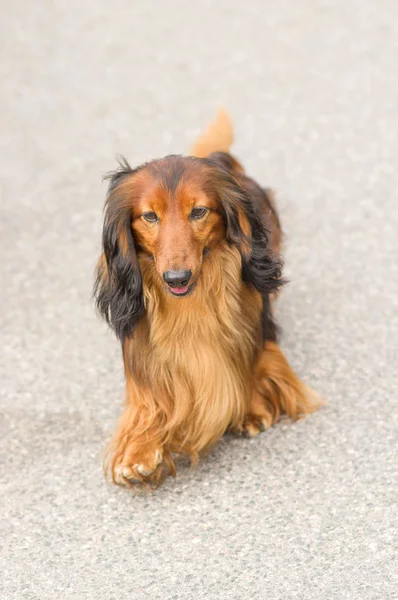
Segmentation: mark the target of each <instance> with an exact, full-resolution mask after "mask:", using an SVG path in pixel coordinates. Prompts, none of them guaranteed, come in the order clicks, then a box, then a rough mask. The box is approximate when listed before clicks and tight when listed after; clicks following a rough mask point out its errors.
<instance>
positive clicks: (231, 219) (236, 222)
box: [216, 169, 283, 294]
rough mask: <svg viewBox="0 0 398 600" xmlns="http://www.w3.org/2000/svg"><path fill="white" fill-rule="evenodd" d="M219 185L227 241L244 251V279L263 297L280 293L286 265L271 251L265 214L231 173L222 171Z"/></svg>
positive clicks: (218, 190)
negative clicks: (263, 217) (261, 213)
mask: <svg viewBox="0 0 398 600" xmlns="http://www.w3.org/2000/svg"><path fill="white" fill-rule="evenodd" d="M219 171H221V169H219ZM217 182H218V184H217V189H216V191H217V193H218V196H219V198H220V202H221V206H222V209H223V216H224V221H225V225H226V237H227V241H228V242H229V243H230V244H232V245H234V246H236V247H238V248H239V250H240V253H241V256H242V278H243V280H244V281H245V282H247V283H249V284H251V285H253V286H254V287H255V288H256V289H257V290H258V291H259V292H260V293H261V294H269V293H271V292H274V291H276V290H277V289H278V288H279V287H280V286H281V285H283V280H282V262H281V260H280V259H279V258H278V257H276V256H274V255H273V253H272V252H271V250H270V249H269V246H268V232H267V230H266V228H265V224H264V222H263V219H262V218H261V215H260V214H258V211H257V209H256V207H255V205H254V203H253V202H252V200H251V199H250V198H249V197H248V196H247V195H246V193H245V191H244V190H243V189H242V188H241V187H240V186H239V185H238V183H237V182H236V181H235V179H234V177H233V176H232V175H231V174H230V173H229V172H228V171H227V170H224V169H222V172H221V173H220V175H219V176H218V178H217Z"/></svg>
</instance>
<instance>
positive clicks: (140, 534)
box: [0, 0, 398, 600]
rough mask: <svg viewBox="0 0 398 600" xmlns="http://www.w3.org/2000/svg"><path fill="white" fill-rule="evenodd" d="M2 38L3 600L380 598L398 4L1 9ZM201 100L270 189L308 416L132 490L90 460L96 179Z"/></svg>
mask: <svg viewBox="0 0 398 600" xmlns="http://www.w3.org/2000/svg"><path fill="white" fill-rule="evenodd" d="M0 27H1V37H0V39H1V46H2V52H1V55H2V60H1V67H0V68H1V75H2V87H1V94H0V106H1V111H0V119H1V120H0V124H1V139H0V143H1V147H2V153H1V161H0V172H1V234H0V244H1V255H0V256H1V355H2V357H1V389H0V394H1V417H2V418H1V441H0V444H1V498H0V502H1V536H0V539H1V545H2V552H1V556H0V588H1V591H0V598H1V599H2V600H11V599H15V600H21V599H26V600H48V599H54V598H55V599H62V600H63V599H68V600H69V599H77V600H83V599H95V600H111V599H114V600H119V599H121V598H132V599H134V600H141V599H144V598H145V599H146V598H148V599H151V600H156V599H159V600H160V599H162V600H164V599H184V600H185V599H193V600H201V599H206V600H216V599H217V600H219V599H220V600H224V599H234V600H238V599H252V598H255V599H257V598H259V599H267V600H273V599H278V600H290V599H299V600H302V599H305V600H320V599H321V600H329V599H336V600H342V599H350V600H351V599H357V600H368V599H369V600H370V599H372V600H373V599H374V600H379V599H380V600H387V599H396V598H398V581H397V573H398V568H397V563H396V561H395V551H396V549H397V488H398V475H397V437H398V436H397V395H398V381H397V358H398V357H397V350H398V313H397V307H398V300H397V298H398V268H397V256H398V203H397V189H398V176H397V170H396V167H397V156H398V135H397V134H398V127H397V116H398V102H397V101H398V95H397V64H398V62H397V56H398V43H397V40H398V5H397V3H396V2H394V1H393V0H390V1H388V0H380V1H379V2H377V3H376V2H372V1H371V0H352V1H351V2H346V1H344V0H321V1H318V2H316V1H315V0H303V1H300V2H295V1H293V0H280V1H279V2H271V1H268V0H263V1H261V0H257V1H253V0H248V1H247V2H238V1H232V0H217V2H210V1H208V2H205V1H203V2H201V1H198V2H188V1H186V0H181V1H178V0H171V1H164V2H160V1H159V2H144V0H142V1H141V2H138V1H136V2H131V1H129V2H128V1H126V0H116V2H114V3H109V2H106V1H105V0H96V1H94V0H89V1H88V2H78V1H77V0H68V1H66V0H55V1H52V2H50V1H47V2H44V1H43V0H42V1H40V0H39V1H38V2H27V1H26V0H25V1H24V0H17V1H16V2H14V3H8V2H7V3H3V5H2V19H1V24H0ZM218 104H223V105H224V106H226V107H228V108H229V110H230V112H231V114H232V116H233V118H234V120H235V123H236V133H237V141H236V145H235V148H234V149H235V152H236V154H237V155H238V156H239V157H240V158H241V159H242V160H243V161H244V163H245V164H246V166H247V168H248V170H249V172H250V173H251V174H253V175H254V176H256V177H257V178H258V179H259V180H260V181H262V182H263V183H264V184H266V185H270V186H273V187H275V188H276V190H277V191H278V197H279V205H280V207H281V212H282V216H283V221H284V225H285V229H286V232H287V241H288V245H287V250H286V260H287V275H288V276H289V278H290V281H291V283H290V285H289V286H288V287H287V288H286V290H285V292H284V295H283V298H282V300H281V303H280V306H279V321H280V323H281V325H282V327H283V330H284V338H283V346H284V348H285V350H286V353H287V355H288V356H289V358H290V360H291V362H292V364H293V365H294V367H295V368H296V369H297V371H298V372H299V373H300V374H301V375H302V376H303V377H304V378H305V380H306V381H308V382H309V383H310V384H311V385H312V386H313V387H314V388H316V389H317V390H319V392H320V393H321V394H322V395H323V396H324V397H326V398H327V399H328V401H329V405H328V407H327V408H326V409H324V410H322V411H321V412H319V413H318V414H315V415H313V416H311V417H310V418H308V419H307V420H304V421H301V422H299V423H296V424H290V423H289V424H288V423H284V424H279V425H277V426H275V427H274V428H272V430H270V431H269V432H268V433H266V434H262V435H261V436H259V437H258V438H257V439H255V440H242V439H235V438H226V439H224V440H223V441H222V442H221V443H220V444H219V445H218V446H217V448H216V449H215V450H214V451H213V452H212V454H211V455H210V456H209V457H208V458H207V459H206V460H204V461H203V462H202V463H201V464H200V466H199V467H198V469H197V470H196V471H191V470H189V468H188V467H187V466H183V467H182V468H181V469H180V471H179V473H178V477H177V479H176V480H170V481H168V482H167V483H166V484H165V485H164V486H163V487H162V488H161V489H160V490H159V491H157V492H156V493H155V494H153V495H150V496H142V495H141V496H134V495H133V494H132V493H131V492H130V491H126V490H122V489H117V488H114V487H111V486H110V485H107V484H105V482H104V479H103V476H102V472H101V467H100V458H101V452H102V450H103V448H104V445H105V443H106V441H107V439H108V438H109V435H110V433H111V431H112V428H113V425H114V422H115V419H116V417H117V415H118V414H119V412H120V406H121V402H122V389H123V374H122V369H121V367H122V364H121V356H120V350H119V346H118V343H117V342H116V340H115V339H114V338H113V336H112V334H111V333H110V332H108V331H107V329H106V327H105V325H104V324H103V323H102V322H100V321H99V320H98V319H97V317H96V315H95V314H94V312H93V308H92V305H91V300H90V293H91V282H92V271H93V267H94V264H95V260H96V257H97V254H98V250H99V242H100V228H101V210H102V203H103V198H104V192H105V188H104V186H103V185H102V184H101V175H102V174H103V173H105V172H106V171H108V170H110V169H112V168H113V167H114V166H115V158H114V157H115V155H116V154H117V153H123V154H125V155H126V156H127V157H128V159H129V160H130V161H131V163H132V164H133V165H135V164H137V163H140V162H142V161H144V160H146V159H148V158H151V157H158V156H162V155H165V154H167V153H172V152H174V153H175V152H183V151H185V150H186V149H187V148H188V147H189V143H190V141H191V140H192V139H193V137H194V136H195V135H196V133H197V132H198V130H199V128H200V127H201V126H202V125H205V124H206V122H207V121H208V120H209V119H211V118H212V116H213V114H214V111H215V108H216V107H217V105H218Z"/></svg>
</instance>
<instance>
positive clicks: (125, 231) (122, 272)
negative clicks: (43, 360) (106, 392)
mask: <svg viewBox="0 0 398 600" xmlns="http://www.w3.org/2000/svg"><path fill="white" fill-rule="evenodd" d="M134 173H135V171H133V170H132V169H131V168H130V167H129V165H128V163H127V162H124V163H121V168H120V170H118V171H116V172H115V173H112V174H110V175H109V176H108V178H109V179H110V185H109V190H108V195H107V199H106V203H105V218H104V226H103V231H102V254H101V256H100V259H99V261H98V265H97V269H96V279H95V284H94V297H95V300H96V303H97V307H98V309H99V311H100V313H101V314H102V316H103V317H104V318H105V320H106V321H107V323H109V325H110V326H111V327H112V328H113V329H114V331H115V333H116V335H117V337H118V338H119V339H121V340H122V341H123V340H124V339H126V338H127V337H129V336H130V335H131V334H132V332H133V329H134V326H135V325H136V323H137V322H138V320H139V319H140V317H141V316H142V315H143V313H144V299H143V293H142V276H141V271H140V267H139V263H138V258H137V252H136V247H135V243H134V238H133V232H132V229H131V222H132V209H131V198H128V197H126V186H125V185H123V184H124V183H125V182H126V178H127V177H129V178H130V177H133V176H134Z"/></svg>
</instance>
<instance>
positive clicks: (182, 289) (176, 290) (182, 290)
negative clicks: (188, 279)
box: [172, 285, 188, 294]
mask: <svg viewBox="0 0 398 600" xmlns="http://www.w3.org/2000/svg"><path fill="white" fill-rule="evenodd" d="M187 289H188V286H187V285H186V286H185V287H179V288H177V287H175V288H172V290H173V293H174V294H185V292H186V291H187Z"/></svg>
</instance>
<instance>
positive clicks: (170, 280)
mask: <svg viewBox="0 0 398 600" xmlns="http://www.w3.org/2000/svg"><path fill="white" fill-rule="evenodd" d="M191 275H192V271H165V272H164V273H163V279H164V280H165V282H166V283H167V285H168V286H169V287H171V288H175V287H185V286H186V285H188V283H189V280H190V279H191Z"/></svg>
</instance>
